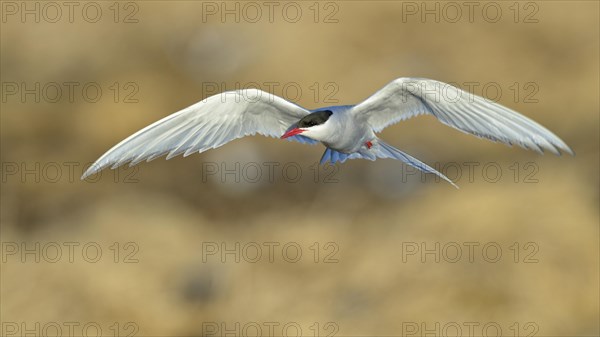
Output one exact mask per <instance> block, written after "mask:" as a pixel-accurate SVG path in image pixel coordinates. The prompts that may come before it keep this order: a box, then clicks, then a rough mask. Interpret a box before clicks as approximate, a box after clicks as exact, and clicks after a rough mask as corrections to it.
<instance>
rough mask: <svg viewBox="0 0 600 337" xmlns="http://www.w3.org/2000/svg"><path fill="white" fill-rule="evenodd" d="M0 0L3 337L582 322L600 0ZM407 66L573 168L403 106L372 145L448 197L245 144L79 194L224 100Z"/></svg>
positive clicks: (591, 304) (591, 330)
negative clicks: (171, 117)
mask: <svg viewBox="0 0 600 337" xmlns="http://www.w3.org/2000/svg"><path fill="white" fill-rule="evenodd" d="M1 6H2V22H1V33H0V36H1V43H0V46H1V58H0V65H1V82H2V104H1V136H0V137H1V150H2V151H1V154H0V158H1V163H2V190H1V194H0V196H1V200H2V202H1V216H0V220H1V232H0V234H1V241H2V261H1V262H2V264H1V276H0V281H1V292H0V295H1V299H0V309H1V313H0V314H1V321H2V326H1V327H2V333H1V334H2V335H17V336H22V335H25V334H26V333H27V332H28V331H29V333H31V334H35V335H57V334H58V333H57V332H60V335H67V333H69V332H70V331H73V333H72V335H73V334H74V335H98V334H101V335H106V336H114V335H124V336H126V335H137V336H152V335H154V336H159V335H160V336H182V335H183V336H186V335H195V336H197V335H204V336H211V335H212V336H215V335H216V336H224V335H226V334H228V335H244V336H256V335H260V336H274V335H276V336H295V335H304V336H317V335H318V336H333V335H335V336H359V335H360V336H375V335H409V336H424V335H426V334H429V335H459V336H475V335H477V336H481V335H484V336H486V335H488V336H489V335H506V336H567V335H570V336H575V335H577V336H597V335H598V334H599V333H600V331H599V318H598V317H599V228H598V226H599V221H598V220H599V219H598V216H599V210H598V204H599V175H598V167H599V162H598V160H599V155H598V152H599V149H598V147H599V133H598V130H599V121H598V116H599V114H598V111H599V94H598V93H599V89H600V87H599V71H600V70H599V69H598V65H599V54H598V53H599V40H600V39H599V31H600V29H599V28H600V27H599V14H598V13H599V5H598V2H595V1H551V2H541V1H539V2H482V3H477V2H466V3H465V2H453V3H443V2H420V1H419V2H388V1H381V2H373V1H351V2H341V1H340V2H321V1H315V2H252V3H245V2H235V1H230V2H195V1H149V2H141V1H140V2H112V1H111V2H79V1H75V2H69V3H61V2H52V3H46V2H11V1H3V2H2V3H1ZM406 76H414V77H427V78H433V79H437V80H440V81H444V82H452V83H454V84H455V85H457V86H459V87H461V88H463V89H465V90H468V91H470V92H473V93H475V94H478V95H484V96H485V97H487V98H489V99H493V100H495V101H498V102H500V103H501V104H504V105H506V106H508V107H511V108H513V109H515V110H517V111H519V112H521V113H523V114H524V115H526V116H528V117H530V118H532V119H534V120H536V121H537V122H539V123H541V124H542V125H544V126H546V127H547V128H549V129H550V130H552V131H553V132H555V133H556V134H557V135H558V136H559V137H561V138H562V139H564V140H565V142H566V143H568V144H569V145H570V146H571V147H572V148H573V149H574V151H575V152H576V156H574V157H572V156H570V155H563V156H562V157H558V156H554V155H552V154H545V155H539V154H537V153H535V152H531V151H526V150H523V149H521V148H517V147H512V148H511V147H507V146H504V145H501V144H494V143H492V142H488V141H484V140H479V139H477V138H475V137H472V136H468V135H464V134H462V133H460V132H458V131H456V130H453V129H450V128H448V127H445V126H443V125H442V124H440V123H438V122H436V121H435V120H434V119H433V118H429V117H420V118H416V119H412V120H409V121H406V122H403V123H400V124H398V125H395V126H393V127H390V128H388V129H386V130H385V131H384V132H383V134H382V137H383V138H384V139H386V140H387V141H388V142H389V143H391V144H393V145H394V146H396V147H398V148H400V149H402V150H404V151H406V152H408V153H410V154H412V155H414V156H416V157H417V158H419V159H421V160H423V161H424V162H426V163H428V164H429V165H431V166H433V167H435V168H437V169H438V170H442V172H444V173H446V174H447V175H448V176H449V177H450V178H451V179H453V180H454V181H455V182H456V183H457V184H458V185H459V186H460V190H457V189H454V188H453V187H452V186H451V185H449V184H447V183H445V182H443V181H438V180H436V179H435V178H434V177H431V176H426V177H425V176H421V175H420V174H416V173H415V172H413V171H412V170H409V169H407V168H406V167H405V166H403V164H402V163H400V162H395V161H390V160H379V161H377V162H368V161H349V162H346V163H345V164H343V165H338V166H335V167H331V166H327V167H319V166H318V165H316V163H317V162H318V160H319V159H320V157H321V155H322V153H323V151H324V148H323V147H322V146H321V145H318V146H308V145H302V144H296V143H292V142H284V141H279V140H275V139H268V138H265V137H260V136H257V137H250V138H246V139H242V140H237V141H234V142H232V143H229V144H227V145H225V146H223V147H222V148H219V149H217V150H213V151H208V152H205V153H203V154H199V155H198V154H195V155H192V156H190V157H188V158H181V157H178V158H174V159H172V160H169V161H165V160H164V159H163V158H161V159H158V160H155V161H152V162H151V163H144V164H141V165H138V166H136V167H134V168H120V169H118V170H113V171H110V170H106V171H103V172H102V173H101V174H99V175H96V176H93V177H90V178H89V179H88V180H86V181H80V180H79V177H80V176H81V174H82V173H83V171H84V170H85V168H86V167H87V166H88V165H90V163H91V162H93V161H94V160H96V159H97V158H98V157H99V156H100V155H101V154H103V153H104V152H105V151H106V150H108V149H109V148H110V147H112V146H113V145H114V144H116V143H117V142H119V141H121V140H122V139H124V138H125V137H127V136H129V135H130V134H132V133H133V132H135V131H137V130H139V129H141V128H142V127H144V126H146V125H148V124H150V123H152V122H154V121H156V120H158V119H160V118H162V117H164V116H167V115H168V114H170V113H172V112H175V111H177V110H179V109H181V108H184V107H186V106H188V105H191V104H193V103H195V102H197V101H199V100H201V99H203V98H206V97H208V96H211V95H213V94H216V93H218V92H221V91H225V90H235V89H238V88H246V87H258V88H260V89H262V90H265V91H268V92H271V93H273V94H276V95H279V96H282V97H284V98H286V99H289V100H292V101H294V102H296V103H298V104H300V105H302V106H304V107H306V108H309V109H315V108H317V107H322V106H330V105H336V104H354V103H357V102H360V101H362V100H363V99H365V98H366V97H368V96H369V95H371V94H372V93H373V92H375V91H376V90H378V89H380V88H381V87H383V86H384V85H385V84H386V83H388V82H390V81H392V80H393V79H395V78H398V77H406ZM69 329H72V330H69Z"/></svg>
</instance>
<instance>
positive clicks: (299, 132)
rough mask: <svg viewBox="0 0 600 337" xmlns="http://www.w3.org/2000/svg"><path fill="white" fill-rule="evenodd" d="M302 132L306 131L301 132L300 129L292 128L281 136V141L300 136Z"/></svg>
mask: <svg viewBox="0 0 600 337" xmlns="http://www.w3.org/2000/svg"><path fill="white" fill-rule="evenodd" d="M304 131H306V130H302V129H300V128H293V129H291V130H290V131H288V132H286V133H284V134H283V136H281V139H286V138H288V137H291V136H295V135H299V134H301V133H302V132H304Z"/></svg>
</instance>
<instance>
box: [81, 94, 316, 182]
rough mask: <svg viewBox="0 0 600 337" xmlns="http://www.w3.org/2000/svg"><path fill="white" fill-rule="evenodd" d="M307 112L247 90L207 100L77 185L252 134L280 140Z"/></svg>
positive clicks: (149, 132)
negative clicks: (99, 175) (105, 171)
mask: <svg viewBox="0 0 600 337" xmlns="http://www.w3.org/2000/svg"><path fill="white" fill-rule="evenodd" d="M307 114H309V111H308V110H306V109H304V108H302V107H300V106H298V105H296V104H293V103H291V102H288V101H286V100H284V99H283V98H280V97H278V96H275V95H273V94H270V93H267V92H264V91H261V90H258V89H246V90H239V91H229V92H224V93H221V94H217V95H214V96H211V97H209V98H207V99H204V100H202V101H200V102H198V103H196V104H194V105H192V106H190V107H187V108H185V109H183V110H181V111H178V112H176V113H174V114H172V115H169V116H167V117H165V118H163V119H161V120H159V121H157V122H155V123H154V124H151V125H149V126H147V127H145V128H144V129H142V130H140V131H138V132H136V133H135V134H133V135H131V136H130V137H128V138H127V139H125V140H123V141H122V142H120V143H119V144H117V145H115V146H114V147H113V148H112V149H110V150H109V151H107V152H106V153H105V154H104V155H102V157H100V158H99V159H98V160H97V161H96V162H95V163H94V164H92V166H90V168H89V169H88V170H87V171H85V173H84V174H83V176H82V177H81V179H85V178H86V177H88V176H90V175H92V174H94V173H96V172H98V171H100V170H102V169H104V168H106V167H108V166H111V167H112V168H113V169H114V168H116V167H119V166H121V165H123V164H125V163H128V162H129V163H130V166H132V165H135V164H137V163H139V162H142V161H144V160H146V161H150V160H153V159H155V158H157V157H160V156H162V155H164V154H167V153H168V156H167V159H170V158H172V157H174V156H177V155H180V154H182V153H183V154H184V156H188V155H190V154H192V153H196V152H198V153H199V152H203V151H206V150H208V149H214V148H217V147H219V146H221V145H224V144H225V143H228V142H230V141H232V140H234V139H237V138H241V137H244V136H249V135H254V134H256V133H258V134H261V135H265V136H271V137H279V136H281V135H282V134H283V133H284V132H285V131H286V130H287V129H288V128H289V127H290V125H292V124H294V123H296V122H298V120H300V119H301V118H302V117H303V116H305V115H307Z"/></svg>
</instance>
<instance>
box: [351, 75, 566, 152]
mask: <svg viewBox="0 0 600 337" xmlns="http://www.w3.org/2000/svg"><path fill="white" fill-rule="evenodd" d="M352 113H353V114H354V115H355V117H356V118H357V119H359V120H363V121H366V122H367V123H369V124H370V125H371V127H372V128H373V130H375V132H380V131H381V130H383V129H384V128H385V127H387V126H389V125H391V124H394V123H397V122H400V121H402V120H405V119H408V118H411V117H413V116H417V115H423V114H429V115H433V116H434V117H436V118H437V119H438V120H439V121H440V122H442V123H444V124H446V125H448V126H451V127H453V128H455V129H458V130H460V131H463V132H465V133H469V134H472V135H475V136H478V137H481V138H487V139H489V140H492V141H498V142H502V143H505V144H509V145H512V144H518V145H520V146H521V147H523V148H526V149H533V150H535V151H538V152H543V150H544V149H547V150H550V151H551V152H553V153H555V154H557V155H560V151H561V150H562V151H564V152H568V153H570V154H573V151H572V150H571V148H569V146H567V144H565V142H563V141H562V140H561V139H560V138H558V137H557V136H556V135H555V134H553V133H552V132H550V131H549V130H548V129H546V128H544V127H543V126H541V125H540V124H538V123H536V122H534V121H532V120H531V119H529V118H527V117H525V116H523V115H521V114H519V113H518V112H516V111H514V110H511V109H509V108H507V107H504V106H502V105H500V104H497V103H494V102H491V101H489V100H486V99H484V98H483V97H479V96H477V95H474V94H471V93H469V92H466V91H464V90H461V89H458V88H456V87H454V86H452V85H450V84H446V83H443V82H438V81H434V80H430V79H421V78H399V79H397V80H394V81H392V82H391V83H389V84H387V85H386V86H385V87H383V88H382V89H381V90H379V91H377V92H376V93H375V94H373V95H372V96H371V97H369V98H367V99H366V100H365V101H363V102H361V103H360V104H358V105H356V106H355V107H353V108H352Z"/></svg>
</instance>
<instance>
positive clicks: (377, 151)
mask: <svg viewBox="0 0 600 337" xmlns="http://www.w3.org/2000/svg"><path fill="white" fill-rule="evenodd" d="M359 158H360V159H368V160H375V159H376V158H392V159H397V160H400V161H403V162H405V163H406V164H408V165H410V166H412V167H415V168H417V169H419V170H421V171H423V172H425V173H433V174H435V175H437V176H438V177H440V178H442V179H444V180H445V181H447V182H449V183H450V184H452V186H454V187H456V188H458V186H456V184H455V183H454V182H453V181H452V180H450V179H448V177H446V176H445V175H443V174H442V173H440V172H438V171H436V170H435V169H433V168H432V167H430V166H429V165H427V164H425V163H423V162H422V161H420V160H418V159H417V158H415V157H413V156H410V155H408V154H406V153H404V152H402V151H400V150H398V149H397V148H395V147H393V146H391V145H389V144H387V143H385V142H384V141H383V140H381V139H377V140H376V141H374V142H373V146H372V147H371V148H370V149H369V148H367V147H363V148H361V150H360V151H359V152H354V153H350V154H347V153H342V152H338V151H336V150H332V149H330V148H327V149H326V150H325V153H323V157H321V164H325V163H326V162H328V161H329V162H331V163H332V164H335V163H336V162H341V163H343V162H345V161H346V160H348V159H359Z"/></svg>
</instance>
